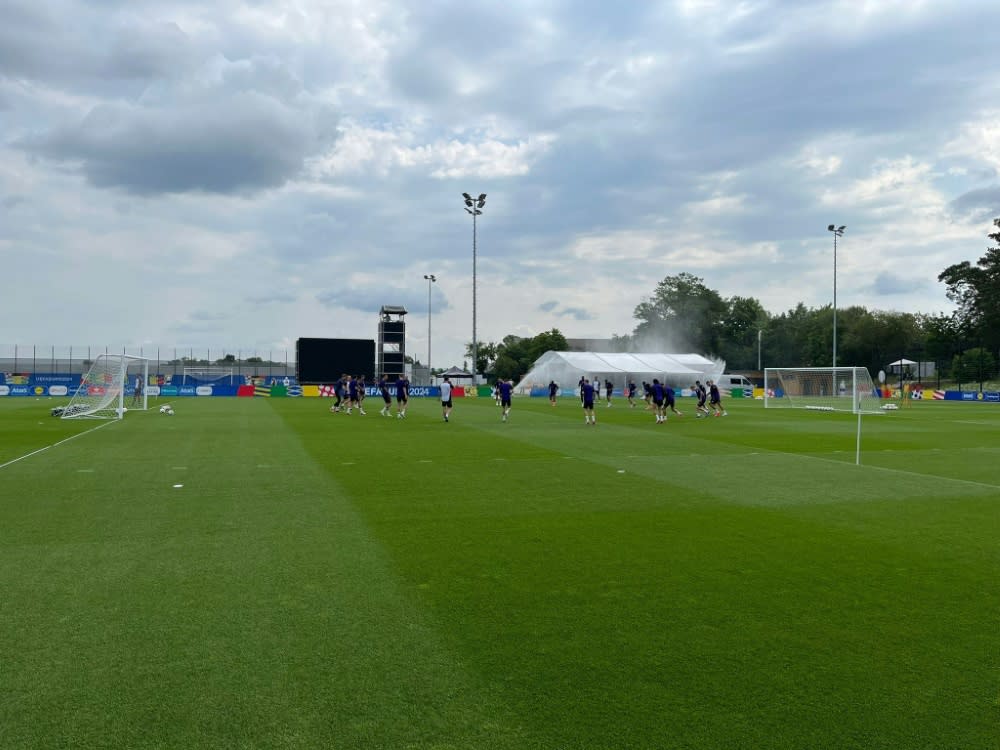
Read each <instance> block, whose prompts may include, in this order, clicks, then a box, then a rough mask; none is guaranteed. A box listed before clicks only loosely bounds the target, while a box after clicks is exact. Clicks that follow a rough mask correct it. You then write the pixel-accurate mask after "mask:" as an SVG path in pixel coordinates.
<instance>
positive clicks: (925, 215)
mask: <svg viewBox="0 0 1000 750" xmlns="http://www.w3.org/2000/svg"><path fill="white" fill-rule="evenodd" d="M0 17H2V19H3V22H2V24H0V257H2V259H3V266H2V268H3V270H2V271H0V306H2V308H3V311H4V314H3V316H2V318H0V321H2V322H0V348H2V347H4V346H8V347H9V346H10V345H12V344H20V345H43V346H48V345H54V346H69V345H76V346H83V345H87V346H90V345H93V346H111V347H112V348H118V347H122V346H125V347H129V348H134V347H142V348H144V350H145V351H150V350H152V349H154V348H162V349H163V350H169V349H170V348H176V347H180V348H184V349H186V348H189V347H192V348H195V349H200V348H206V349H208V350H209V351H210V352H213V356H214V353H215V352H219V353H220V356H221V353H222V352H223V350H225V351H226V352H227V353H228V352H232V353H235V352H237V351H239V352H242V353H243V354H244V356H245V355H246V353H247V352H249V351H256V352H272V351H273V352H275V353H277V352H282V351H289V352H291V353H292V356H293V357H294V347H295V341H296V339H298V338H299V337H330V338H369V339H374V338H376V337H377V322H378V311H379V309H380V307H381V306H383V305H401V306H403V307H405V308H406V309H407V310H408V311H409V314H408V315H407V316H406V322H407V353H408V354H409V355H411V356H413V357H414V358H416V359H418V360H420V361H422V362H425V363H426V361H427V351H428V295H429V294H430V299H431V307H430V309H431V319H430V322H431V330H432V339H431V344H432V350H431V364H432V365H433V366H434V367H448V366H451V365H461V364H463V361H464V349H465V345H466V343H468V342H470V341H471V340H472V333H473V247H472V246H473V243H472V240H473V227H472V219H471V217H470V216H469V215H468V214H467V213H466V212H465V209H464V205H463V199H462V193H463V192H468V193H471V194H472V195H474V196H475V195H479V194H480V193H486V194H487V199H486V205H485V208H484V209H483V214H482V215H481V216H480V217H479V218H478V223H477V235H476V238H477V243H476V253H475V258H476V315H475V324H476V333H477V339H478V340H479V341H480V342H488V341H500V340H501V339H502V338H503V337H504V336H506V335H509V334H514V335H519V336H534V335H535V334H537V333H540V332H543V331H547V330H550V329H552V328H557V329H559V330H560V331H561V332H562V333H563V334H564V335H566V336H567V337H570V338H609V337H610V336H612V335H613V334H618V335H621V334H627V333H631V332H632V330H633V328H634V327H635V325H636V323H637V321H636V320H635V318H634V317H633V312H634V310H635V307H636V305H637V304H638V303H639V302H641V301H642V300H643V298H645V297H648V296H650V295H651V294H652V293H653V292H654V290H655V288H656V285H657V283H658V282H660V281H661V280H663V279H664V278H665V277H667V276H671V275H675V274H678V273H681V272H687V273H691V274H694V275H695V276H698V277H701V278H702V279H703V280H704V282H705V284H706V285H707V286H708V287H710V288H712V289H715V290H717V291H718V292H719V293H720V294H721V295H722V296H723V297H730V296H735V295H739V296H746V297H755V298H757V299H759V300H760V301H761V303H762V304H763V305H764V307H765V308H766V309H767V310H769V311H770V312H772V313H775V314H778V313H781V312H784V311H786V310H788V309H790V308H792V307H794V306H795V305H796V304H798V303H800V302H801V303H804V304H805V305H806V306H808V307H821V306H824V305H829V304H831V303H832V299H833V287H834V252H833V235H832V234H831V233H830V232H828V231H827V226H828V225H829V224H831V223H832V224H836V225H838V226H839V225H846V227H847V229H846V230H845V232H844V236H843V238H842V239H841V240H839V241H838V246H837V255H836V267H837V273H836V283H837V304H838V307H839V308H842V307H846V306H849V305H863V306H865V307H867V308H869V309H873V310H894V311H903V312H923V313H938V312H948V311H950V310H951V305H950V303H949V302H948V300H947V298H946V297H945V288H944V285H943V284H941V283H940V282H938V281H937V276H938V274H939V273H940V272H941V271H942V270H944V268H946V267H947V266H949V265H951V264H953V263H957V262H961V261H963V260H970V261H973V262H974V261H975V260H976V259H978V258H979V257H980V256H981V255H982V254H983V252H984V251H985V249H986V247H987V246H988V245H989V241H988V240H987V238H986V234H987V233H988V232H989V231H990V230H991V223H992V219H993V218H994V217H996V216H1000V96H998V94H1000V64H998V63H997V62H996V61H995V58H996V56H995V54H994V52H995V50H996V49H997V42H998V40H1000V31H998V29H1000V27H998V26H997V24H996V7H995V2H992V1H991V2H979V1H975V0H967V1H966V0H947V1H942V2H921V1H920V0H906V1H905V2H903V1H897V0H852V1H850V2H849V1H847V0H839V1H837V0H772V1H767V0H763V1H761V2H755V1H754V0H746V1H745V2H739V1H736V0H733V1H731V2H723V1H721V0H676V1H675V2H639V3H629V4H619V3H609V2H605V1H603V0H602V1H598V0H577V1H575V2H569V1H568V0H505V2H503V3H498V2H478V1H477V0H466V1H465V2H462V3H458V2H445V1H443V0H440V1H439V0H422V1H421V2H401V1H400V0H391V1H390V0H364V1H363V2H362V1H361V0H315V1H313V0H294V1H293V0H270V1H266V2H265V1H263V0H261V1H258V0H243V1H242V2H240V1H238V0H217V1H213V0H127V1H125V0H122V1H119V0H101V2H93V1H87V0H0ZM425 274H434V275H435V276H436V277H437V282H436V283H433V284H430V283H429V282H427V281H425V279H424V275H425ZM275 358H277V355H275Z"/></svg>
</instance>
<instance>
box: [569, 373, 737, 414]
mask: <svg viewBox="0 0 1000 750" xmlns="http://www.w3.org/2000/svg"><path fill="white" fill-rule="evenodd" d="M578 385H579V388H580V402H581V403H582V404H583V421H584V424H597V415H596V414H595V413H594V401H595V400H596V399H599V398H600V392H601V381H600V379H599V378H597V377H596V376H595V377H594V380H593V381H590V380H588V379H587V378H586V377H581V378H580V382H579V383H578ZM642 389H643V400H644V401H645V402H646V409H647V410H652V411H654V412H655V415H656V424H663V423H665V422H666V421H667V412H668V411H671V412H673V413H674V414H676V415H677V416H678V417H682V416H684V415H683V413H682V412H679V411H678V410H677V403H676V402H677V393H676V391H675V390H674V389H673V388H672V387H670V386H669V385H667V384H666V383H661V382H660V381H659V379H658V378H653V382H652V383H646V382H645V381H644V382H643V384H642ZM691 390H692V392H693V393H694V394H695V396H697V398H698V405H697V406H696V407H695V416H697V417H698V418H699V419H700V418H701V417H708V416H716V417H720V416H721V417H724V416H727V412H726V410H725V409H723V408H722V394H721V393H720V392H719V386H718V385H717V384H716V383H715V382H714V381H712V380H706V381H705V385H702V382H701V381H700V380H696V381H695V383H694V385H692V386H691ZM604 391H605V395H606V398H607V405H608V406H611V396H612V394H613V393H614V384H613V383H612V382H611V381H610V380H605V381H604ZM558 392H559V386H557V385H556V384H555V382H554V381H553V382H550V383H549V401H550V402H551V403H552V405H553V406H555V403H556V395H557V394H558ZM637 393H638V388H637V387H636V384H635V382H634V381H629V383H628V385H627V386H625V396H626V398H627V400H628V403H629V406H630V407H631V408H633V409H634V408H635V406H636V394H637ZM706 402H707V405H706Z"/></svg>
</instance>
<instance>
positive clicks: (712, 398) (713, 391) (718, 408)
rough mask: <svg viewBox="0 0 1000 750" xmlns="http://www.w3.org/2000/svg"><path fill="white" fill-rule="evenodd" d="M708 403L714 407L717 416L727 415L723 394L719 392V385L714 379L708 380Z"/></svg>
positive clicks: (713, 410)
mask: <svg viewBox="0 0 1000 750" xmlns="http://www.w3.org/2000/svg"><path fill="white" fill-rule="evenodd" d="M708 404H709V406H711V407H712V412H713V414H715V416H717V417H719V416H722V417H725V416H727V415H726V410H725V409H723V408H722V394H720V393H719V386H718V385H716V383H715V381H714V380H709V381H708Z"/></svg>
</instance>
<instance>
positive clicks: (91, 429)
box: [0, 422, 114, 469]
mask: <svg viewBox="0 0 1000 750" xmlns="http://www.w3.org/2000/svg"><path fill="white" fill-rule="evenodd" d="M109 424H114V422H104V423H102V424H99V425H97V426H96V427H91V428H90V429H89V430H84V431H83V432H78V433H77V434H75V435H70V436H69V437H68V438H63V439H62V440H60V441H59V442H57V443H53V444H52V445H46V446H45V447H44V448H39V449H38V450H34V451H31V453H25V454H24V455H23V456H19V457H18V458H15V459H12V460H10V461H8V462H7V463H5V464H0V469H6V468H7V467H8V466H10V465H12V464H16V463H17V462H18V461H23V460H24V459H26V458H31V457H32V456H37V455H38V454H39V453H43V452H45V451H47V450H48V449H49V448H55V447H56V446H59V445H62V444H63V443H68V442H69V441H70V440H74V439H76V438H78V437H80V436H81V435H87V434H89V433H91V432H94V431H95V430H99V429H101V428H102V427H107V426H108V425H109Z"/></svg>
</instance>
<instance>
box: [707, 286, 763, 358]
mask: <svg viewBox="0 0 1000 750" xmlns="http://www.w3.org/2000/svg"><path fill="white" fill-rule="evenodd" d="M769 318H770V315H769V314H768V312H767V310H765V309H764V306H763V305H761V303H760V301H759V300H756V299H754V298H753V297H738V296H737V297H730V298H729V299H727V300H726V314H725V317H724V318H723V320H722V322H721V324H720V326H719V333H720V335H719V351H718V354H719V356H721V357H722V358H723V359H724V360H726V369H730V370H752V369H755V368H756V367H757V335H758V334H757V332H758V331H761V330H763V329H764V328H766V327H767V322H768V319H769Z"/></svg>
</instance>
